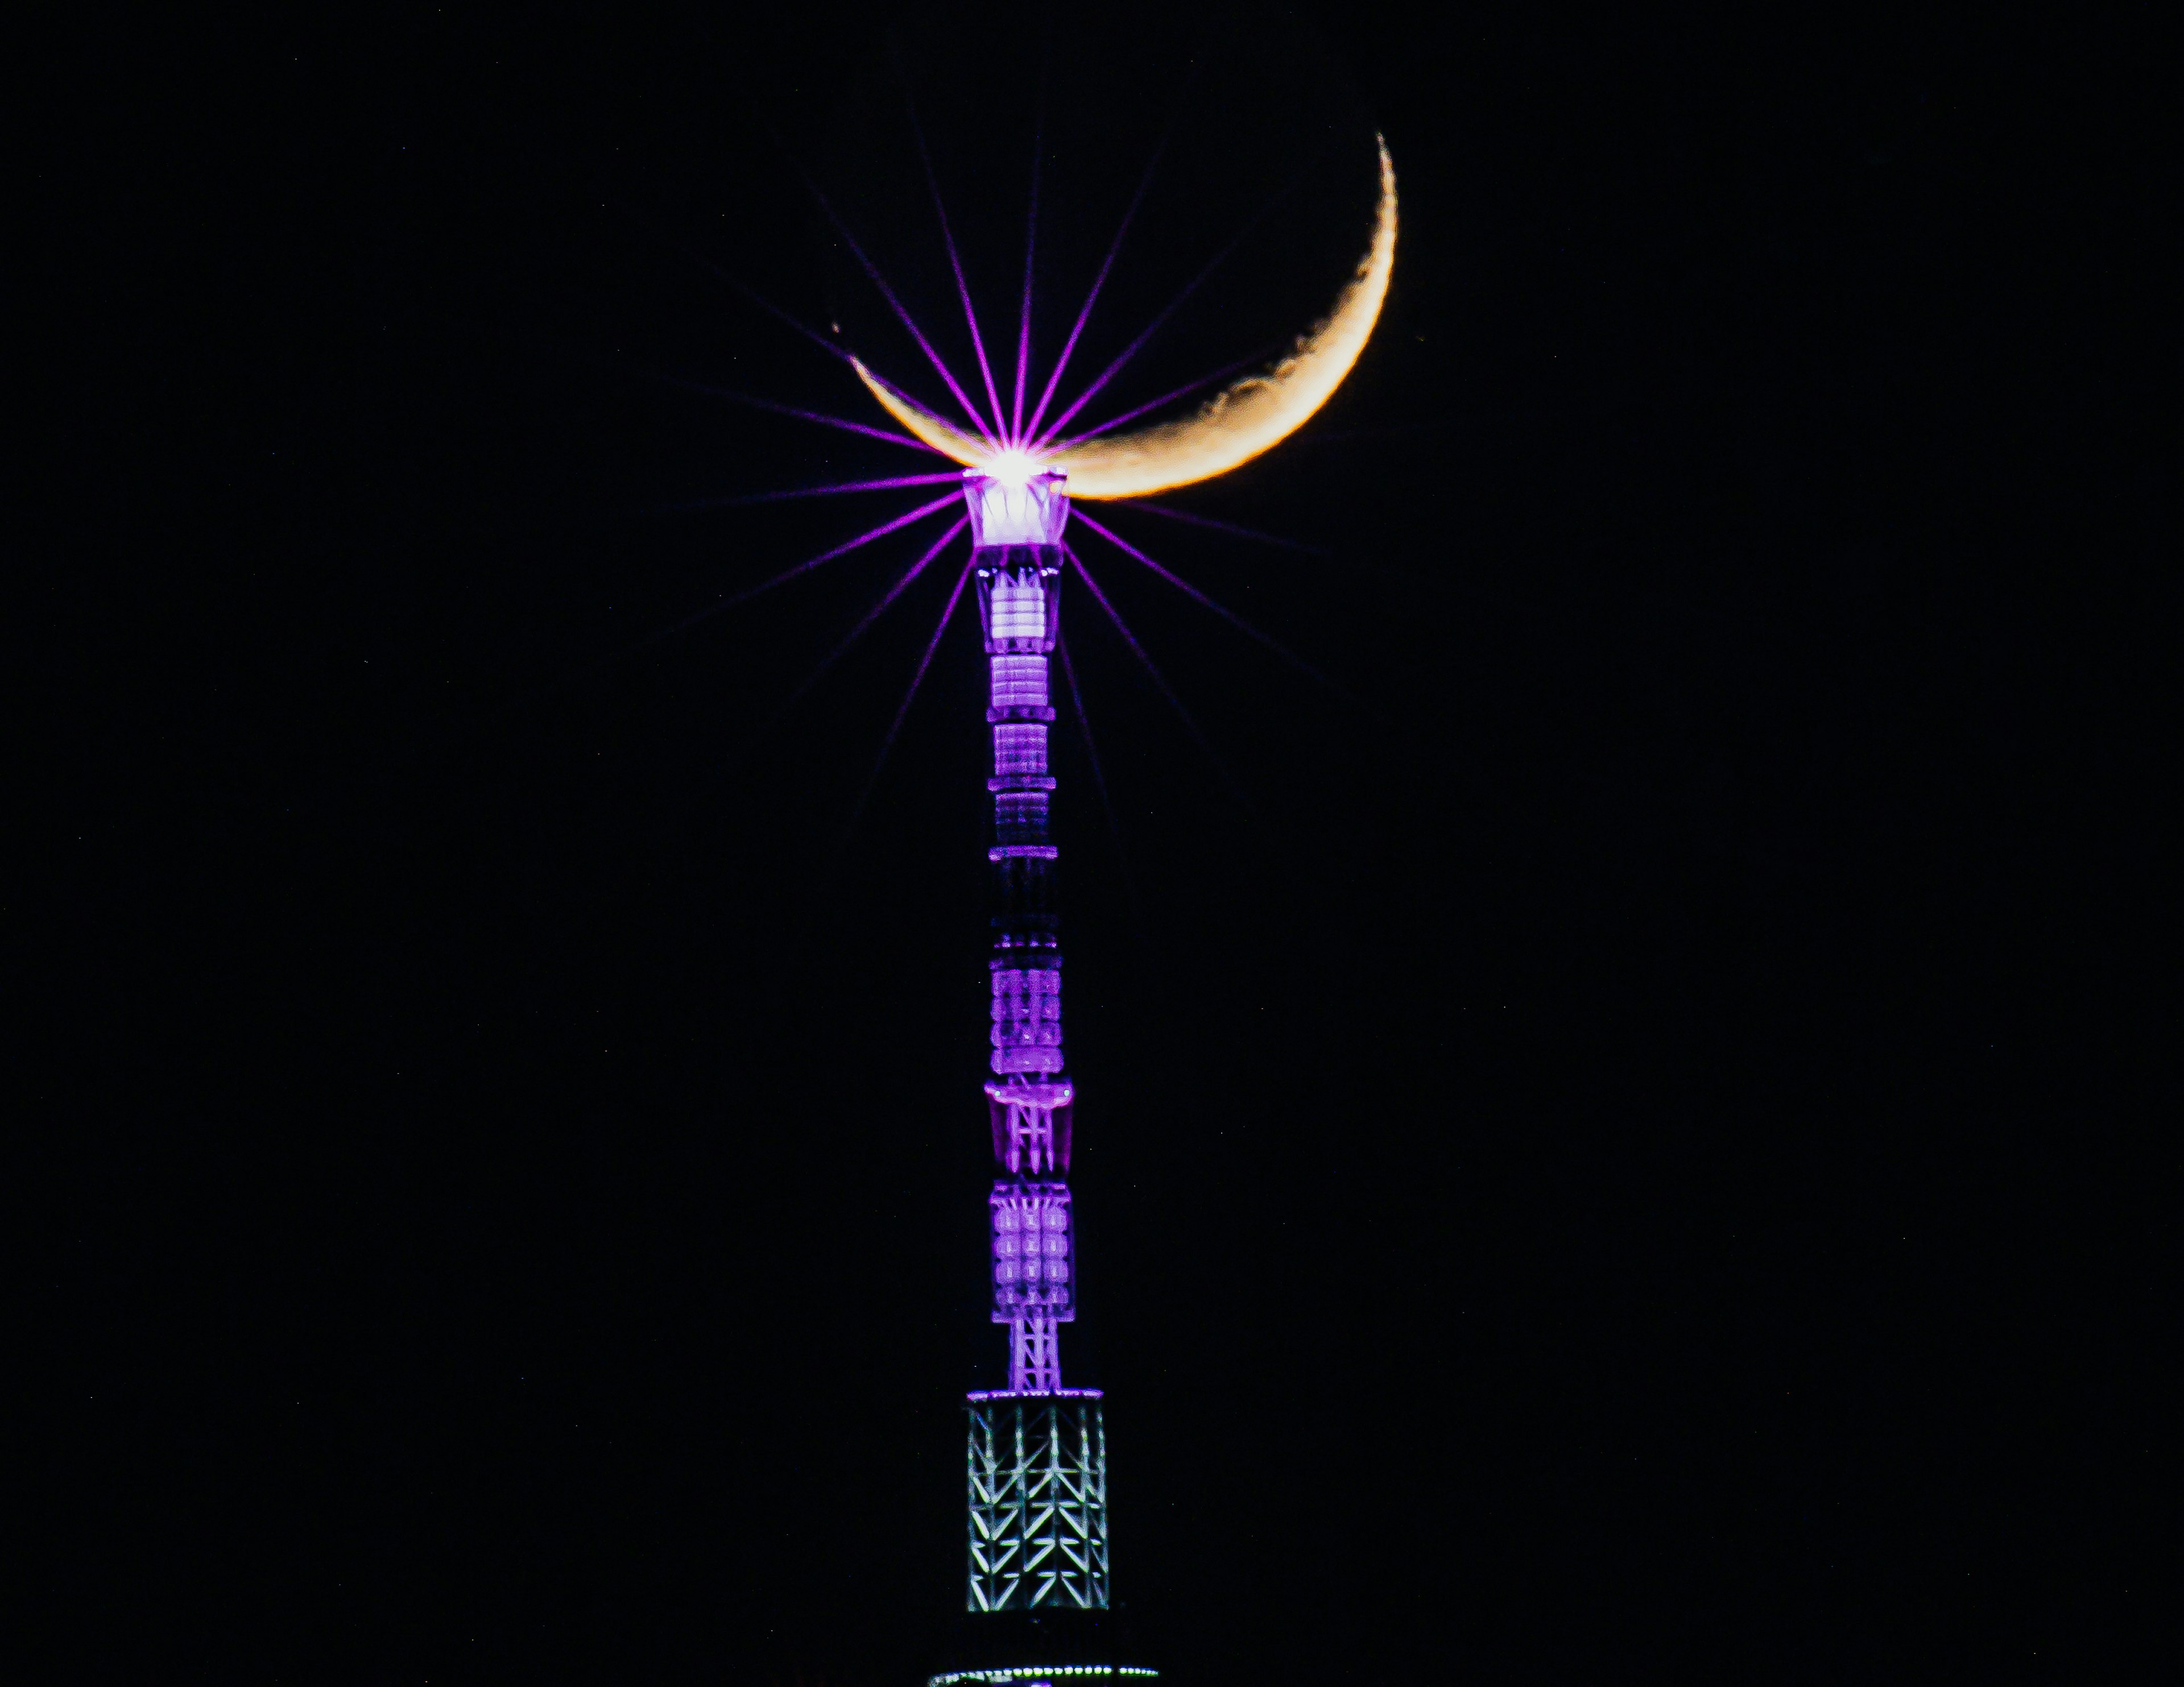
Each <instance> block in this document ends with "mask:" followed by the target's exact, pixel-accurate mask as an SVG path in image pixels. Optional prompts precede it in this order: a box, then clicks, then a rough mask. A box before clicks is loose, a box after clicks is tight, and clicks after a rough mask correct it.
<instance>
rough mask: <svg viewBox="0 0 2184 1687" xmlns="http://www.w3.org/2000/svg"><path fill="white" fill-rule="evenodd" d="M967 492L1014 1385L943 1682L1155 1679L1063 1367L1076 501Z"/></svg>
mask: <svg viewBox="0 0 2184 1687" xmlns="http://www.w3.org/2000/svg"><path fill="white" fill-rule="evenodd" d="M963 479H964V488H963V489H964V495H965V497H966V498H967V500H968V501H969V504H970V506H971V532H972V546H973V554H972V565H973V566H974V568H975V571H976V573H977V576H978V616H979V621H980V623H981V625H982V626H983V630H984V633H985V645H986V662H987V671H988V676H989V691H988V693H987V698H988V706H987V710H986V719H987V721H989V723H990V724H991V726H992V727H993V746H994V757H993V772H992V776H991V777H989V779H988V781H987V788H988V789H989V791H991V792H992V793H993V798H994V832H993V842H992V843H991V845H990V846H989V849H988V850H987V852H986V853H987V858H988V860H989V862H990V864H991V872H992V881H993V901H994V914H993V949H992V953H991V955H990V956H989V960H988V966H989V971H990V982H991V1000H992V1006H991V1021H990V1025H989V1042H990V1044H991V1048H990V1052H989V1060H988V1066H989V1068H990V1071H991V1076H990V1077H989V1079H988V1081H987V1083H986V1086H985V1089H986V1111H987V1120H988V1123H989V1127H990V1129H991V1133H992V1141H993V1150H994V1184H993V1189H992V1191H991V1193H990V1194H989V1197H988V1200H987V1209H988V1214H989V1220H988V1231H989V1238H990V1242H991V1256H992V1267H993V1270H992V1278H993V1311H992V1317H993V1321H994V1322H995V1323H997V1324H1000V1325H1004V1326H1006V1328H1007V1331H1008V1344H1009V1381H1008V1386H1007V1388H1006V1389H994V1390H988V1391H980V1392H978V1393H974V1394H972V1395H970V1396H969V1398H968V1400H967V1406H968V1411H969V1418H970V1437H969V1446H968V1471H967V1477H968V1490H969V1501H970V1518H969V1522H970V1542H969V1545H970V1554H969V1556H970V1562H969V1578H968V1586H967V1598H966V1601H965V1603H966V1608H967V1612H969V1613H970V1615H969V1617H968V1619H967V1620H968V1622H969V1623H970V1628H971V1630H972V1633H971V1634H969V1636H967V1640H966V1645H967V1649H968V1650H969V1651H971V1653H972V1656H973V1657H975V1658H976V1659H977V1660H978V1663H979V1667H978V1668H971V1669H962V1670H958V1671H956V1672H954V1673H949V1674H944V1675H938V1676H934V1677H933V1678H932V1680H931V1682H930V1683H929V1684H928V1687H955V1684H958V1683H966V1684H967V1683H970V1682H973V1681H976V1682H978V1683H983V1684H994V1687H1001V1684H1010V1683H1022V1684H1026V1687H1028V1684H1031V1683H1034V1682H1039V1681H1048V1680H1051V1679H1054V1678H1056V1677H1057V1676H1065V1675H1066V1676H1068V1677H1071V1678H1076V1677H1079V1676H1084V1677H1091V1676H1107V1677H1110V1678H1113V1677H1117V1676H1124V1675H1127V1676H1130V1677H1134V1678H1141V1679H1142V1678H1151V1676H1152V1675H1153V1673H1154V1672H1153V1671H1151V1670H1149V1669H1136V1668H1122V1667H1120V1666H1118V1665H1117V1664H1116V1663H1115V1662H1113V1659H1112V1655H1111V1654H1110V1652H1109V1649H1108V1645H1109V1640H1110V1636H1109V1634H1108V1630H1107V1627H1106V1617H1107V1607H1108V1588H1107V1447H1106V1423H1105V1420H1104V1418H1103V1417H1102V1416H1101V1400H1100V1392H1099V1390H1098V1389H1072V1388H1066V1387H1064V1386H1063V1384H1062V1372H1061V1327H1062V1326H1063V1325H1064V1324H1067V1323H1069V1322H1072V1321H1073V1319H1074V1318H1075V1317H1076V1316H1077V1267H1078V1258H1077V1249H1076V1229H1075V1225H1074V1222H1073V1213H1072V1211H1071V1207H1070V1198H1069V1184H1068V1182H1067V1178H1068V1174H1069V1150H1070V1127H1071V1117H1072V1111H1073V1101H1074V1100H1075V1095H1076V1091H1075V1088H1074V1087H1073V1084H1072V1083H1071V1082H1070V1079H1069V1077H1068V1072H1067V1060H1066V1058H1065V1055H1064V1053H1063V1044H1062V1034H1061V1024H1062V1021H1061V975H1062V966H1061V933H1060V921H1059V918H1058V916H1057V913H1056V894H1055V893H1056V866H1057V861H1056V855H1057V851H1056V848H1055V845H1054V842H1053V838H1052V835H1051V833H1050V831H1049V829H1048V818H1049V813H1048V811H1049V808H1050V805H1051V803H1052V801H1053V794H1054V776H1053V774H1052V772H1051V771H1049V762H1048V760H1047V738H1048V733H1049V731H1050V727H1052V725H1053V722H1054V718H1055V710H1054V705H1053V701H1052V690H1051V688H1050V683H1049V680H1050V675H1049V671H1048V665H1049V663H1050V660H1051V659H1052V656H1053V653H1054V649H1055V644H1056V639H1057V638H1058V637H1059V635H1060V632H1061V573H1062V564H1063V561H1064V556H1065V554H1064V552H1063V550H1062V548H1061V533H1062V529H1063V527H1064V526H1066V525H1067V521H1068V520H1069V500H1068V498H1067V494H1066V493H1065V490H1064V477H1063V476H1061V475H1059V474H1056V473H1052V472H1049V471H1044V470H1036V469H1034V468H1032V467H1030V466H1029V465H1027V466H1026V468H1025V470H1024V472H1023V473H1022V475H1021V476H1006V475H1004V474H1001V473H999V472H995V471H981V470H969V471H967V473H966V474H965V476H964V477H963Z"/></svg>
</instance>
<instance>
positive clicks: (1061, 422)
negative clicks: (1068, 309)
mask: <svg viewBox="0 0 2184 1687" xmlns="http://www.w3.org/2000/svg"><path fill="white" fill-rule="evenodd" d="M1267 209H1272V208H1271V207H1268V208H1267ZM1266 214H1267V210H1266V209H1262V210H1261V211H1260V212H1259V214H1258V215H1257V216H1255V217H1253V218H1252V219H1251V221H1249V222H1247V223H1245V225H1244V226H1243V228H1242V229H1241V230H1240V231H1239V232H1238V234H1237V236H1236V237H1235V238H1234V240H1231V241H1230V242H1229V243H1228V244H1227V245H1226V246H1224V247H1223V248H1221V249H1220V251H1218V252H1217V253H1214V254H1213V259H1212V262H1211V263H1209V264H1207V265H1206V267H1205V268H1204V269H1202V270H1200V271H1199V272H1198V273H1197V274H1196V275H1195V276H1192V277H1191V278H1190V281H1187V282H1186V283H1184V289H1183V291H1182V292H1179V293H1178V294H1177V295H1176V296H1175V297H1174V298H1172V299H1170V300H1169V301H1168V302H1167V303H1166V304H1165V305H1163V306H1162V307H1161V311H1160V315H1157V316H1156V317H1154V318H1153V320H1151V321H1150V322H1148V323H1147V324H1145V331H1144V332H1143V333H1141V334H1139V336H1138V337H1137V338H1136V339H1134V340H1133V341H1131V342H1130V343H1129V344H1128V345H1127V346H1125V347H1123V354H1122V355H1121V356H1120V357H1118V358H1117V359H1115V360H1114V362H1112V363H1111V364H1109V365H1107V366H1106V368H1105V369H1103V370H1100V377H1099V379H1098V380H1096V381H1094V382H1093V383H1092V384H1091V385H1090V386H1089V387H1086V388H1085V389H1084V391H1083V392H1082V393H1078V395H1077V402H1076V403H1075V404H1072V405H1071V406H1070V407H1069V408H1068V409H1066V410H1064V411H1063V412H1062V413H1061V415H1059V416H1057V417H1056V418H1055V421H1054V426H1051V427H1050V428H1049V429H1047V431H1045V433H1044V434H1042V435H1041V436H1040V437H1039V439H1038V441H1037V442H1036V443H1034V445H1033V447H1032V448H1033V449H1034V450H1035V451H1036V450H1040V449H1043V448H1045V445H1046V443H1047V441H1048V440H1050V439H1051V438H1052V437H1054V436H1055V435H1056V434H1057V433H1059V432H1061V430H1062V429H1063V428H1065V427H1067V426H1069V419H1070V418H1071V417H1072V416H1073V415H1076V414H1077V413H1078V411H1079V410H1081V409H1084V407H1085V405H1087V404H1090V403H1091V402H1092V400H1093V398H1095V396H1096V395H1097V394H1098V393H1099V391H1100V388H1101V387H1105V386H1106V384H1107V383H1108V382H1109V381H1112V380H1113V379H1114V378H1115V377H1116V376H1117V375H1119V374H1121V373H1122V370H1123V365H1125V364H1127V363H1128V362H1129V360H1130V359H1132V358H1134V357H1135V356H1136V355H1137V354H1139V352H1141V351H1143V350H1144V349H1145V342H1146V341H1148V340H1150V339H1151V338H1152V337H1153V336H1154V335H1155V334H1156V333H1158V332H1159V331H1160V328H1161V325H1162V323H1164V322H1166V321H1167V319H1168V318H1169V317H1171V316H1173V315H1175V313H1176V312H1177V311H1178V310H1179V309H1182V308H1183V304H1184V301H1185V300H1186V299H1188V298H1190V296H1191V294H1193V293H1195V292H1197V291H1198V289H1199V287H1201V285H1203V284H1204V282H1205V281H1206V277H1207V276H1211V275H1212V273H1213V272H1214V271H1215V270H1217V269H1219V268H1220V267H1221V266H1222V265H1223V264H1225V263H1227V262H1228V261H1229V254H1230V253H1233V252H1234V251H1235V249H1236V248H1238V247H1239V246H1241V245H1242V244H1243V243H1244V237H1245V235H1248V234H1250V233H1251V231H1252V230H1253V229H1255V228H1256V227H1257V226H1258V225H1259V218H1260V217H1263V216H1264V215H1266ZM1032 426H1033V427H1034V428H1037V427H1038V426H1039V423H1038V421H1037V420H1036V419H1034V421H1033V423H1032Z"/></svg>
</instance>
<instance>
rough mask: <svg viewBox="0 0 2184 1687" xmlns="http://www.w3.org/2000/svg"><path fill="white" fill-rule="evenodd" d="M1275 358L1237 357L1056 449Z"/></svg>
mask: <svg viewBox="0 0 2184 1687" xmlns="http://www.w3.org/2000/svg"><path fill="white" fill-rule="evenodd" d="M1272 355H1273V354H1272V353H1271V352H1254V353H1253V354H1251V356H1250V357H1242V358H1238V359H1236V361H1235V362H1234V363H1231V364H1224V365H1223V366H1222V367H1221V368H1219V369H1217V370H1214V371H1213V373H1212V374H1211V375H1201V376H1199V377H1198V379H1197V380H1195V381H1185V382H1184V384H1183V385H1182V386H1180V387H1177V388H1176V389H1175V390H1174V391H1173V392H1172V393H1162V394H1161V395H1160V397H1159V398H1154V399H1152V400H1151V401H1150V402H1148V403H1146V404H1139V406H1137V407H1136V408H1135V409H1128V410H1125V411H1123V414H1122V415H1119V416H1111V417H1109V418H1108V419H1107V420H1106V421H1103V422H1101V423H1100V425H1099V426H1097V427H1088V428H1086V429H1085V430H1084V432H1082V433H1073V434H1072V435H1070V436H1069V437H1068V438H1067V439H1058V440H1056V441H1055V442H1054V446H1053V448H1054V449H1055V450H1056V451H1067V449H1068V448H1070V447H1071V446H1073V445H1082V444H1083V443H1084V442H1085V441H1086V440H1088V439H1097V438H1098V437H1100V435H1101V434H1103V433H1112V432H1113V431H1115V430H1116V429H1117V428H1118V427H1120V426H1122V425H1123V423H1124V422H1127V421H1135V420H1137V419H1138V418H1139V416H1141V415H1145V412H1146V411H1148V410H1156V409H1160V407H1161V406H1162V405H1163V404H1173V403H1174V402H1175V401H1176V400H1177V399H1178V398H1184V397H1186V396H1187V395H1189V394H1190V393H1195V392H1196V391H1197V390H1198V389H1199V388H1200V387H1211V386H1212V384H1213V383H1214V382H1215V381H1220V380H1223V379H1225V378H1226V377H1228V376H1231V375H1234V374H1235V372H1236V371H1237V370H1240V369H1248V368H1249V367H1250V366H1251V365H1253V364H1255V363H1264V362H1265V361H1267V359H1268V358H1269V357H1271V356H1272ZM921 443H922V442H921Z"/></svg>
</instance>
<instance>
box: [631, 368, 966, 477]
mask: <svg viewBox="0 0 2184 1687" xmlns="http://www.w3.org/2000/svg"><path fill="white" fill-rule="evenodd" d="M829 349H830V350H831V349H833V348H829ZM623 366H624V367H628V365H623ZM635 372H636V373H638V374H641V375H645V376H650V377H651V378H652V379H653V380H655V381H664V382H666V384H667V385H668V386H670V387H686V388H688V390H689V391H691V392H693V393H703V394H704V395H705V397H707V398H725V399H727V401H728V402H729V403H730V404H748V405H749V407H750V408H751V409H755V410H766V411H770V412H771V413H772V414H773V415H777V416H792V417H794V419H795V420H798V421H808V422H817V423H819V424H820V425H821V426H824V427H838V428H840V429H841V430H842V431H844V433H861V434H863V435H864V436H865V437H866V438H868V439H884V440H886V441H887V442H888V443H889V444H891V445H908V446H911V447H912V448H915V449H917V450H919V451H925V452H931V453H932V454H933V455H935V456H938V455H939V453H938V452H934V451H933V448H932V447H931V446H930V445H928V444H927V443H925V442H924V441H923V440H922V439H913V438H911V436H910V435H908V434H906V433H896V432H894V431H892V430H891V429H888V428H884V427H872V426H867V425H866V424H865V423H863V422H855V421H851V420H849V419H848V418H847V417H845V416H830V415H827V414H826V413H825V412H823V411H821V410H799V409H797V408H796V407H795V406H794V405H793V404H775V403H774V402H773V400H772V399H771V398H754V397H752V396H751V394H749V393H738V392H736V391H734V390H733V388H731V387H710V386H708V385H706V384H705V382H704V381H691V380H688V379H686V378H685V377H684V376H679V375H662V374H661V373H660V372H659V371H658V370H649V369H647V370H636V371H635Z"/></svg>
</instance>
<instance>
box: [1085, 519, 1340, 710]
mask: <svg viewBox="0 0 2184 1687" xmlns="http://www.w3.org/2000/svg"><path fill="white" fill-rule="evenodd" d="M1077 519H1078V521H1082V522H1083V523H1084V525H1085V526H1088V527H1089V528H1090V529H1091V530H1092V531H1093V532H1095V533H1097V534H1098V535H1099V536H1100V537H1101V538H1103V539H1105V540H1106V542H1107V543H1109V544H1111V545H1112V546H1114V547H1115V548H1116V549H1117V550H1119V551H1121V552H1123V554H1125V555H1128V556H1133V557H1135V558H1136V559H1137V560H1139V562H1141V563H1143V564H1145V566H1146V567H1147V568H1150V569H1151V570H1152V571H1153V572H1154V573H1156V574H1157V575H1159V576H1160V577H1161V578H1162V579H1163V580H1165V581H1167V583H1168V584H1169V585H1171V586H1173V587H1175V589H1176V590H1177V591H1178V592H1180V593H1183V594H1184V596H1185V597H1187V598H1190V599H1193V600H1194V601H1195V602H1197V603H1201V604H1204V605H1205V606H1206V608H1207V609H1209V610H1212V611H1213V613H1214V614H1216V615H1219V616H1220V617H1221V619H1222V620H1223V621H1227V622H1228V623H1229V625H1230V626H1233V627H1234V628H1235V629H1236V630H1237V631H1238V632H1241V633H1243V634H1245V636H1246V637H1251V638H1256V639H1257V640H1258V641H1259V643H1262V644H1263V645H1265V646H1266V647H1267V649H1269V650H1271V651H1273V653H1274V654H1276V655H1277V656H1279V657H1280V658H1281V659H1282V660H1284V662H1287V663H1289V664H1290V665H1291V666H1292V667H1294V668H1295V669H1297V670H1298V671H1300V672H1301V673H1305V674H1308V675H1310V676H1312V678H1313V679H1315V680H1317V681H1318V682H1319V683H1320V684H1322V685H1323V686H1325V687H1326V688H1328V689H1329V691H1331V692H1333V693H1334V694H1335V695H1336V696H1338V697H1341V698H1344V699H1347V698H1348V696H1349V693H1347V692H1346V691H1344V690H1343V689H1342V688H1341V687H1340V686H1339V685H1337V684H1335V682H1334V681H1333V680H1331V679H1329V678H1328V676H1326V675H1325V674H1323V673H1322V672H1320V671H1319V670H1318V669H1317V668H1315V667H1313V666H1312V664H1311V663H1309V662H1307V661H1306V660H1304V659H1303V658H1302V657H1301V656H1299V655H1297V654H1295V653H1294V652H1292V651H1290V650H1288V649H1284V647H1283V646H1281V645H1280V644H1278V643H1275V642H1274V640H1273V639H1272V638H1269V637H1268V636H1267V635H1266V634H1265V633H1263V632H1260V631H1259V629H1258V628H1257V627H1256V626H1252V625H1251V622H1249V621H1245V619H1244V617H1243V616H1241V615H1238V614H1237V613H1236V612H1235V611H1234V610H1232V609H1229V608H1227V607H1225V606H1224V605H1223V604H1217V603H1215V602H1214V601H1213V599H1211V598H1209V597H1207V596H1206V593H1203V592H1201V591H1200V590H1199V589H1198V587H1195V586H1194V585H1192V584H1191V583H1190V582H1189V581H1188V580H1185V579H1184V578H1183V576H1180V575H1178V574H1175V573H1173V572H1171V571H1169V570H1168V569H1167V568H1164V567H1162V565H1160V564H1159V563H1157V562H1155V561H1154V560H1152V559H1151V557H1149V556H1147V555H1146V554H1145V553H1144V552H1143V551H1141V550H1139V548H1137V547H1136V546H1135V545H1134V544H1132V543H1130V542H1129V541H1128V539H1125V538H1123V537H1122V536H1121V535H1120V534H1117V533H1112V532H1108V530H1107V529H1106V528H1105V527H1103V526H1100V524H1099V523H1098V522H1097V521H1094V520H1093V519H1092V518H1091V517H1090V516H1089V515H1086V514H1085V513H1084V511H1083V510H1081V509H1080V510H1078V512H1077ZM1078 566H1079V568H1080V569H1081V568H1082V567H1083V565H1082V564H1081V563H1080V564H1079V565H1078Z"/></svg>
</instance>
